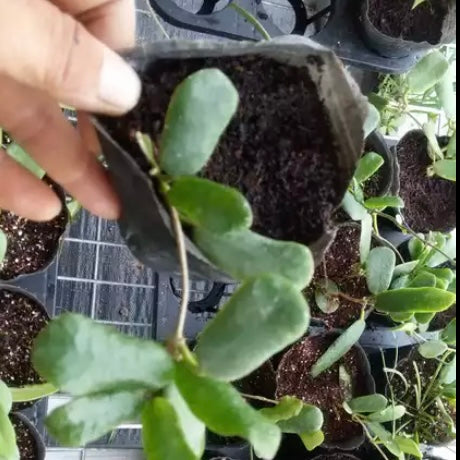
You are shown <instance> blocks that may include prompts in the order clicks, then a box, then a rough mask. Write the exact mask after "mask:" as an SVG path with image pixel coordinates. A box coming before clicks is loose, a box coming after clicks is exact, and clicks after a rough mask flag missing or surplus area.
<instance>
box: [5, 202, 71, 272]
mask: <svg viewBox="0 0 460 460" xmlns="http://www.w3.org/2000/svg"><path fill="white" fill-rule="evenodd" d="M66 225H67V211H66V209H65V208H63V210H62V212H61V214H59V215H58V216H57V217H56V218H54V219H53V220H51V221H49V222H33V221H30V220H27V219H24V218H23V217H19V216H17V215H16V214H13V213H11V212H8V211H1V210H0V230H3V232H4V233H5V235H6V237H7V240H8V243H7V251H6V256H5V259H4V261H3V264H0V279H2V280H10V279H12V278H16V277H17V276H19V275H26V274H30V273H35V272H37V271H39V270H41V269H42V268H45V267H46V266H47V265H48V264H49V263H50V262H51V260H52V258H53V257H54V255H55V253H56V250H57V247H58V245H59V240H60V238H61V235H62V234H63V232H64V230H65V227H66Z"/></svg>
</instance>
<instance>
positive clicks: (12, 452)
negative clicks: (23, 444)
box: [0, 410, 20, 460]
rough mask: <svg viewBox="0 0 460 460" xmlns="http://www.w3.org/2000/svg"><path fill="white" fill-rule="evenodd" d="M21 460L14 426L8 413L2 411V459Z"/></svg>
mask: <svg viewBox="0 0 460 460" xmlns="http://www.w3.org/2000/svg"><path fill="white" fill-rule="evenodd" d="M19 458H20V456H19V450H18V448H17V446H16V434H15V432H14V428H13V425H12V423H11V422H10V419H9V418H8V413H6V412H3V411H1V410H0V459H1V460H19Z"/></svg>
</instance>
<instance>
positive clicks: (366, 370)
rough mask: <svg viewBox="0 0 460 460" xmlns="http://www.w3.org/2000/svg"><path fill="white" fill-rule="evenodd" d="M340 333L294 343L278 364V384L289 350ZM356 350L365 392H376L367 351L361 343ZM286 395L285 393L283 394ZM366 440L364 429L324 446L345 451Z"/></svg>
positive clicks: (326, 443)
mask: <svg viewBox="0 0 460 460" xmlns="http://www.w3.org/2000/svg"><path fill="white" fill-rule="evenodd" d="M339 335H340V334H339V333H337V332H329V333H324V332H323V333H321V332H320V333H317V334H313V333H312V334H310V335H309V336H308V337H306V338H304V339H302V340H301V341H300V342H298V343H297V344H295V345H293V346H292V347H291V348H290V349H289V350H288V351H287V352H286V353H285V354H284V356H283V358H282V360H281V362H280V365H279V366H278V370H277V375H276V379H277V385H278V384H279V376H280V369H281V368H282V366H283V362H284V361H285V360H287V356H288V354H289V352H290V351H291V349H292V348H294V347H296V346H297V345H298V344H299V343H301V342H303V341H308V340H309V339H310V338H312V337H317V336H325V337H328V336H334V337H338V336H339ZM353 348H355V349H356V350H358V352H359V354H360V357H361V359H360V360H359V362H360V363H361V365H362V372H363V379H364V387H365V394H367V395H370V394H375V393H376V385H375V380H374V377H373V376H372V368H371V364H370V362H369V359H368V357H367V354H366V352H365V351H364V349H363V348H362V347H361V345H359V344H356V345H354V347H353ZM283 396H284V395H283ZM277 397H279V394H278V392H277ZM365 440H366V436H365V433H364V430H363V431H362V434H361V435H360V436H356V437H354V438H350V439H347V440H346V441H344V442H327V440H326V442H325V443H324V444H323V445H322V447H323V448H325V449H328V450H336V449H337V450H343V451H354V450H356V449H358V448H359V447H361V446H362V445H363V444H364V441H365Z"/></svg>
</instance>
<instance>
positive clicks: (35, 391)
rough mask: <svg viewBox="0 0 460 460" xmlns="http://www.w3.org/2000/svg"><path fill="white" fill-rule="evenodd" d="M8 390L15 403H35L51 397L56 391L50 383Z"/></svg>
mask: <svg viewBox="0 0 460 460" xmlns="http://www.w3.org/2000/svg"><path fill="white" fill-rule="evenodd" d="M10 390H11V395H12V396H13V401H14V402H15V403H23V402H30V401H36V400H38V399H42V398H46V397H48V396H51V395H52V394H54V393H56V392H57V391H58V390H57V388H56V387H55V386H54V385H51V384H50V383H42V384H39V385H27V386H25V387H22V388H11V389H10Z"/></svg>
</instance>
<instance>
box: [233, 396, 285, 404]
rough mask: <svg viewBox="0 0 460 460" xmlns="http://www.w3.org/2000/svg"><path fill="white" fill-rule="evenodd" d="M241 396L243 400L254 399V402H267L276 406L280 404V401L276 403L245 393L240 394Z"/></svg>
mask: <svg viewBox="0 0 460 460" xmlns="http://www.w3.org/2000/svg"><path fill="white" fill-rule="evenodd" d="M240 394H241V396H242V397H243V398H246V399H253V400H254V401H261V402H266V403H268V404H274V405H275V406H277V405H278V404H279V402H278V401H274V400H273V399H268V398H264V397H263V396H254V395H248V394H245V393H240Z"/></svg>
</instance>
